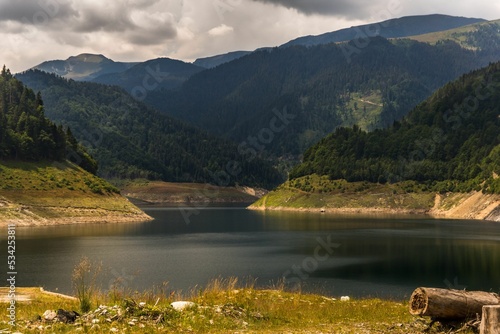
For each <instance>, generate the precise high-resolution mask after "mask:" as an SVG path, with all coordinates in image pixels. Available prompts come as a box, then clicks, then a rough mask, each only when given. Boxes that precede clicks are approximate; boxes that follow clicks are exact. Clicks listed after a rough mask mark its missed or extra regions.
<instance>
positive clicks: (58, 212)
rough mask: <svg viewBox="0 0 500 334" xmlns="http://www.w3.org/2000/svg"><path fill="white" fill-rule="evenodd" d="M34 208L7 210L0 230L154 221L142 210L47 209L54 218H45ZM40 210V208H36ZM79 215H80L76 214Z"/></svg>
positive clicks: (1, 219) (2, 218)
mask: <svg viewBox="0 0 500 334" xmlns="http://www.w3.org/2000/svg"><path fill="white" fill-rule="evenodd" d="M30 209H33V208H27V207H23V208H22V209H14V210H6V211H7V214H8V216H10V217H8V218H5V217H2V216H0V228H2V227H6V226H7V225H9V224H15V225H16V226H18V227H33V226H56V225H75V224H121V223H142V222H147V221H151V220H153V218H152V217H151V216H149V215H147V214H146V213H144V212H142V211H141V210H139V209H138V210H137V211H136V212H131V211H126V212H119V211H111V210H105V209H97V208H96V209H90V208H47V207H44V208H43V209H44V210H48V211H49V212H50V215H54V216H52V217H43V216H41V215H38V214H35V213H33V211H32V210H30ZM36 209H40V208H36ZM76 213H79V214H76Z"/></svg>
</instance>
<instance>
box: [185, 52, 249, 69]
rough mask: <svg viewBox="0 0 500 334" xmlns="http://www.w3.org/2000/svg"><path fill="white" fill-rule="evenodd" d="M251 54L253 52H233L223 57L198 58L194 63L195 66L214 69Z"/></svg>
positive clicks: (222, 55)
mask: <svg viewBox="0 0 500 334" xmlns="http://www.w3.org/2000/svg"><path fill="white" fill-rule="evenodd" d="M250 53H252V51H233V52H228V53H225V54H221V55H215V56H211V57H204V58H198V59H196V60H195V61H194V62H193V64H194V65H196V66H201V67H204V68H214V67H217V66H219V65H222V64H224V63H229V62H230V61H233V60H235V59H238V58H241V57H243V56H246V55H248V54H250Z"/></svg>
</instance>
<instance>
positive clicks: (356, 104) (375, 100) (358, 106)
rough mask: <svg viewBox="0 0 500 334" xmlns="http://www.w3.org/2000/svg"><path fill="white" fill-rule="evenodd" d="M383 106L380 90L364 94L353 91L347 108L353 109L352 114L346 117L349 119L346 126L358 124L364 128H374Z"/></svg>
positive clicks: (367, 129)
mask: <svg viewBox="0 0 500 334" xmlns="http://www.w3.org/2000/svg"><path fill="white" fill-rule="evenodd" d="M383 107H384V106H383V102H382V93H381V92H380V91H371V92H368V93H364V94H361V93H359V92H353V93H351V99H350V100H349V103H348V104H347V109H348V110H351V112H352V114H351V115H349V117H348V118H347V119H346V120H348V119H349V123H348V124H346V126H352V125H354V124H357V125H358V126H359V127H360V128H361V129H363V130H366V131H370V130H373V125H374V123H376V121H377V120H378V118H379V117H380V113H381V112H382V109H383Z"/></svg>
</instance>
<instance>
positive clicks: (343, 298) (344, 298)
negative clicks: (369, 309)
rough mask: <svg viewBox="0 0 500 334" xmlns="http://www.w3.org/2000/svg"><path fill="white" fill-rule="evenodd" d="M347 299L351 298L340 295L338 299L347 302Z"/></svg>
mask: <svg viewBox="0 0 500 334" xmlns="http://www.w3.org/2000/svg"><path fill="white" fill-rule="evenodd" d="M349 300H351V298H349V296H342V297H340V301H343V302H348V301H349Z"/></svg>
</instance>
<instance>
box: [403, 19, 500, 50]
mask: <svg viewBox="0 0 500 334" xmlns="http://www.w3.org/2000/svg"><path fill="white" fill-rule="evenodd" d="M490 24H500V20H496V21H488V22H481V23H475V24H470V25H467V26H463V27H459V28H455V29H450V30H445V31H439V32H433V33H428V34H423V35H417V36H410V37H406V38H409V39H413V40H416V41H419V42H424V43H429V44H436V43H437V42H439V41H444V40H451V41H454V42H456V43H458V44H459V45H461V46H462V47H463V48H467V49H472V50H475V49H477V47H475V46H472V45H469V44H468V43H467V34H468V33H470V32H473V31H477V30H478V29H479V27H480V26H484V25H490Z"/></svg>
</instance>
